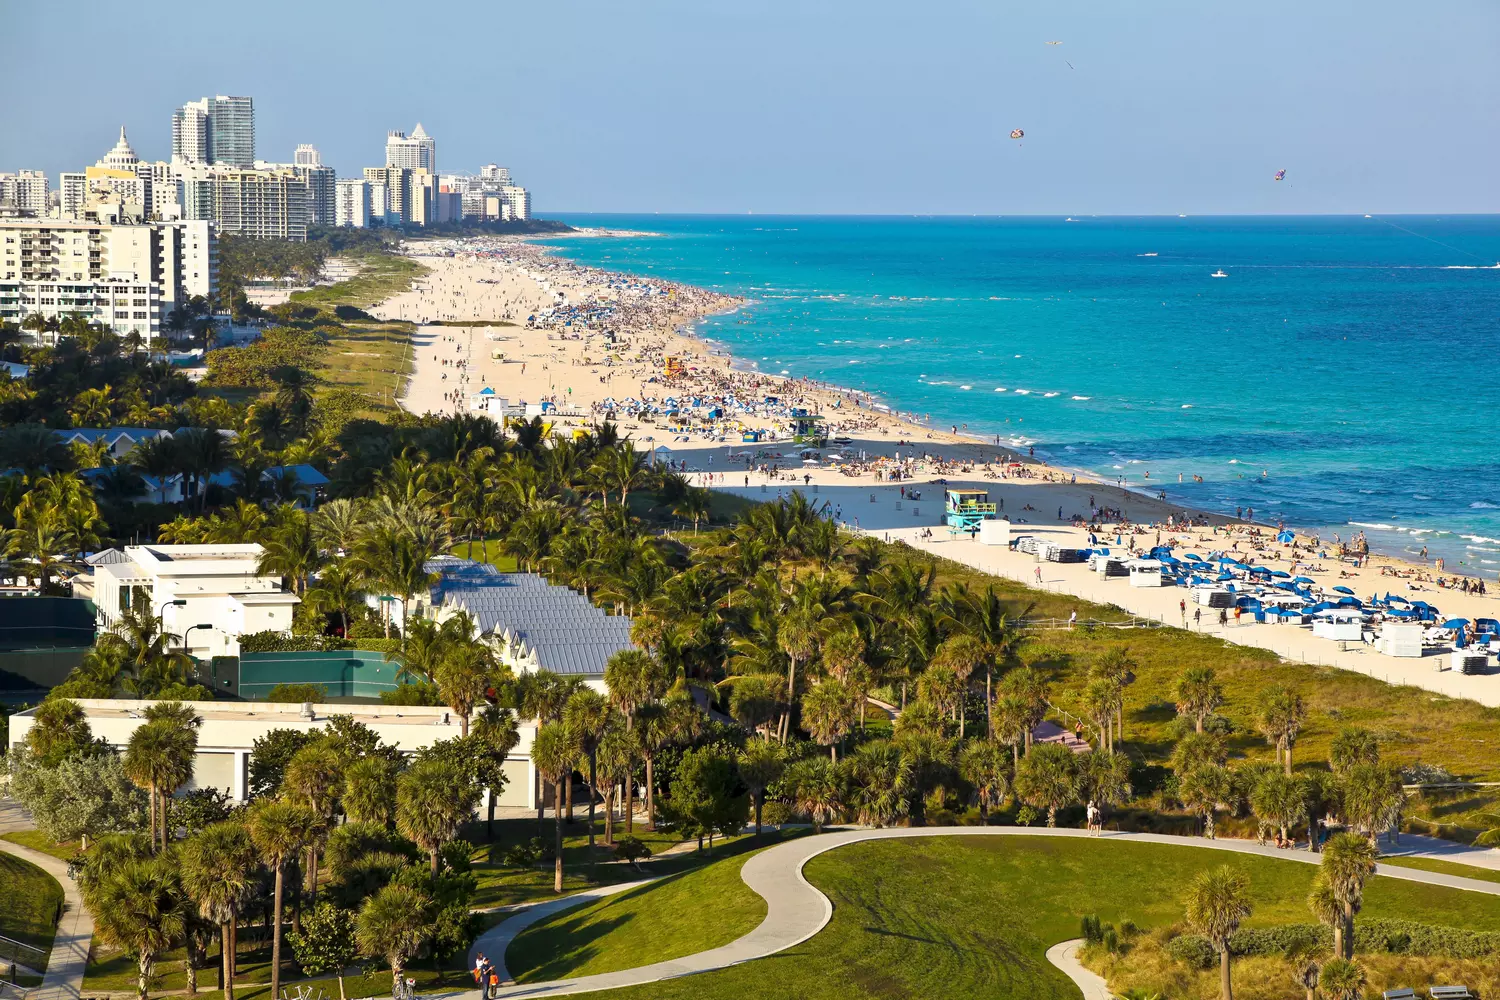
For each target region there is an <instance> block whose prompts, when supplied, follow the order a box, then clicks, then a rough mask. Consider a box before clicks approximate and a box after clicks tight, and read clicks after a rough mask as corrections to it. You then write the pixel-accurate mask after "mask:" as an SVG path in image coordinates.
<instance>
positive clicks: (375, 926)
mask: <svg viewBox="0 0 1500 1000" xmlns="http://www.w3.org/2000/svg"><path fill="white" fill-rule="evenodd" d="M431 909H432V900H431V899H430V898H429V897H428V896H427V894H426V893H423V892H422V891H420V890H418V889H414V888H412V887H411V886H409V885H403V884H402V883H399V882H393V883H391V884H390V885H388V886H386V887H385V888H383V889H381V890H380V891H379V892H377V893H376V894H375V895H373V896H371V897H370V898H369V899H367V900H365V905H364V907H363V908H362V909H361V910H360V911H359V921H358V924H357V927H356V931H355V937H356V940H357V941H358V942H359V950H360V951H361V952H362V953H363V954H365V955H367V956H369V957H370V958H384V959H385V960H386V962H387V963H388V964H389V965H390V967H391V995H392V996H401V995H402V982H401V980H402V977H403V975H404V973H405V972H406V963H407V961H408V960H410V959H411V958H412V957H413V956H415V955H416V954H417V950H418V949H419V948H421V947H422V942H423V941H425V940H427V936H428V935H429V934H430V933H431V930H432V928H431V926H430V920H431V918H430V916H429V913H430V911H431Z"/></svg>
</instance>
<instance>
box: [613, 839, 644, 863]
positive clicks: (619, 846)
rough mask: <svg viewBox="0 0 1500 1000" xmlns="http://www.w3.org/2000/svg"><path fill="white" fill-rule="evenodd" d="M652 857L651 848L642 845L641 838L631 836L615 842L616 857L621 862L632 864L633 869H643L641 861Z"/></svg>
mask: <svg viewBox="0 0 1500 1000" xmlns="http://www.w3.org/2000/svg"><path fill="white" fill-rule="evenodd" d="M650 856H651V848H649V847H647V846H646V845H645V844H643V843H641V840H640V838H639V837H632V836H630V835H629V834H626V835H625V836H623V837H621V838H620V839H619V840H617V841H615V857H616V858H617V859H618V860H620V861H628V862H630V866H631V867H632V868H637V869H638V868H640V867H641V859H642V858H649V857H650Z"/></svg>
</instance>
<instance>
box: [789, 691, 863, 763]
mask: <svg viewBox="0 0 1500 1000" xmlns="http://www.w3.org/2000/svg"><path fill="white" fill-rule="evenodd" d="M856 711H857V705H856V704H855V698H854V692H853V690H852V689H850V687H849V685H847V684H845V683H844V682H843V681H840V680H835V679H833V678H829V679H828V680H825V681H823V682H822V683H821V684H817V685H815V686H814V687H812V688H811V689H810V690H809V691H808V692H807V693H806V694H804V695H803V696H802V724H803V725H804V726H806V727H807V731H808V732H809V733H811V734H812V737H813V739H815V740H817V741H818V743H820V744H822V745H823V746H825V747H827V748H828V754H829V759H830V760H835V761H836V760H838V758H839V752H838V743H839V741H840V740H842V739H843V738H844V735H845V734H846V733H848V732H849V730H850V729H851V728H853V726H854V719H855V715H856Z"/></svg>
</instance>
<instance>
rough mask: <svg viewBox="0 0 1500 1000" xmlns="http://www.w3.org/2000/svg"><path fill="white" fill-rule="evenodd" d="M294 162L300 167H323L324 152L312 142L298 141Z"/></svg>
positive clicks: (293, 157) (293, 155)
mask: <svg viewBox="0 0 1500 1000" xmlns="http://www.w3.org/2000/svg"><path fill="white" fill-rule="evenodd" d="M292 162H293V163H295V164H296V165H297V166H299V167H321V166H322V165H323V154H322V153H320V152H318V147H317V146H314V145H313V144H312V143H310V142H302V143H298V144H297V149H296V151H295V152H293V153H292Z"/></svg>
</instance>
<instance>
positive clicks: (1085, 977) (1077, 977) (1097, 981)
mask: <svg viewBox="0 0 1500 1000" xmlns="http://www.w3.org/2000/svg"><path fill="white" fill-rule="evenodd" d="M1082 947H1083V938H1074V939H1073V940H1071V941H1059V942H1057V944H1055V945H1053V946H1052V947H1050V948H1048V949H1047V961H1049V962H1051V963H1052V964H1053V965H1055V966H1057V967H1058V968H1059V969H1061V970H1062V972H1063V975H1065V976H1067V977H1068V978H1069V979H1071V980H1073V985H1075V986H1077V987H1078V989H1079V990H1080V991H1081V992H1082V993H1083V1000H1114V996H1115V995H1114V994H1113V993H1111V992H1110V991H1109V984H1108V983H1107V982H1105V981H1104V977H1103V976H1101V975H1099V974H1098V973H1097V972H1090V971H1089V970H1088V969H1085V968H1084V967H1083V963H1082V962H1080V961H1078V949H1079V948H1082Z"/></svg>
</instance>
